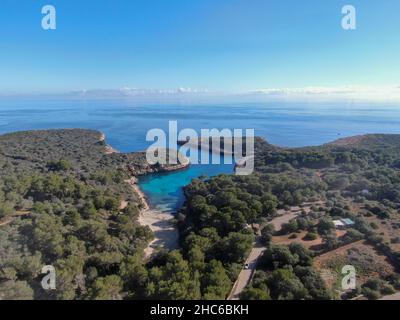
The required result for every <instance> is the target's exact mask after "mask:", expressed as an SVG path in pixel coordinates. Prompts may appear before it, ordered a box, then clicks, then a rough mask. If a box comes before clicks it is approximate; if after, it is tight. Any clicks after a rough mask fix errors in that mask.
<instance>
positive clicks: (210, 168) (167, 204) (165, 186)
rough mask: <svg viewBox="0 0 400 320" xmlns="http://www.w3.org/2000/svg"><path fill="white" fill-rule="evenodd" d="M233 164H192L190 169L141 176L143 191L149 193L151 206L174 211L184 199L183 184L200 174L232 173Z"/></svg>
mask: <svg viewBox="0 0 400 320" xmlns="http://www.w3.org/2000/svg"><path fill="white" fill-rule="evenodd" d="M232 172H233V165H229V164H221V165H211V164H210V165H192V166H190V167H189V168H188V169H185V170H181V171H177V172H173V173H167V174H151V175H147V176H143V177H140V178H139V183H140V187H141V189H142V191H143V192H144V193H145V194H146V195H147V197H148V199H149V202H150V206H151V207H152V208H155V209H157V210H160V211H164V212H165V211H167V212H171V211H172V212H174V211H176V210H177V209H178V208H179V207H180V206H181V205H182V204H183V201H184V196H183V191H182V186H185V185H188V184H189V183H190V182H191V181H192V179H195V178H198V177H200V176H208V177H212V176H216V175H219V174H223V173H226V174H231V173H232Z"/></svg>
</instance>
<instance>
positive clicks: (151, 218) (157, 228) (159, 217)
mask: <svg viewBox="0 0 400 320" xmlns="http://www.w3.org/2000/svg"><path fill="white" fill-rule="evenodd" d="M125 182H126V183H128V184H129V185H130V186H131V188H132V191H133V192H134V193H135V195H136V196H137V197H138V199H139V200H140V204H141V206H142V207H141V208H139V211H140V213H139V218H138V222H139V224H140V225H141V226H148V227H149V228H150V230H151V231H152V232H153V235H154V239H153V240H152V241H150V242H149V243H148V245H147V247H146V248H145V249H144V254H145V258H146V259H147V258H150V257H151V255H152V254H153V253H154V252H155V250H156V249H158V248H160V247H161V248H168V249H175V248H177V247H178V238H179V234H178V230H177V229H176V227H175V226H174V224H173V223H172V221H173V220H174V219H175V216H174V215H173V214H172V213H171V212H162V211H159V210H154V209H151V207H150V204H149V201H148V199H147V197H146V195H145V194H144V192H143V191H142V190H141V189H140V186H139V183H138V179H137V177H135V176H134V177H131V178H130V179H128V180H125Z"/></svg>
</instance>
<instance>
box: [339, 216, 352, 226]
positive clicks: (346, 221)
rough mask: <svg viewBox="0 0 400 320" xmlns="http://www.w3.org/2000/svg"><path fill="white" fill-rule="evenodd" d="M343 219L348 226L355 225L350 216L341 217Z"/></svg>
mask: <svg viewBox="0 0 400 320" xmlns="http://www.w3.org/2000/svg"><path fill="white" fill-rule="evenodd" d="M341 220H342V222H343V223H344V224H345V225H347V226H349V225H353V224H354V221H353V220H351V219H348V218H345V219H341Z"/></svg>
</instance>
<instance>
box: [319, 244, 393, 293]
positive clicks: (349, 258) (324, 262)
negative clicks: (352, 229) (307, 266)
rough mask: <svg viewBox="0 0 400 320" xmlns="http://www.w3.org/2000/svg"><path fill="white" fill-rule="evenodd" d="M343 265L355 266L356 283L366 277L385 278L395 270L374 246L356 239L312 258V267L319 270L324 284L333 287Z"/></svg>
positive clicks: (364, 279)
mask: <svg viewBox="0 0 400 320" xmlns="http://www.w3.org/2000/svg"><path fill="white" fill-rule="evenodd" d="M345 265H352V266H354V267H355V268H356V272H357V284H358V285H361V284H363V283H365V282H366V281H367V280H368V279H371V278H374V277H379V278H386V277H388V276H389V275H391V274H393V273H394V272H395V268H394V266H393V265H392V264H391V262H390V260H389V259H388V258H387V257H386V256H385V255H383V254H381V253H379V252H378V251H377V250H376V249H375V248H374V247H372V246H370V245H368V244H366V243H365V241H362V240H361V241H358V242H355V243H351V244H348V245H345V246H343V247H340V248H338V249H336V250H332V251H329V252H327V253H325V254H322V255H320V256H318V257H316V258H315V259H314V267H315V268H316V269H317V270H319V271H320V273H321V275H322V277H323V279H324V280H325V282H326V284H327V285H328V286H329V287H331V288H334V287H335V286H336V285H337V284H338V282H339V280H340V279H341V270H342V268H343V266H345Z"/></svg>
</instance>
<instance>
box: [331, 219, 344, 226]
mask: <svg viewBox="0 0 400 320" xmlns="http://www.w3.org/2000/svg"><path fill="white" fill-rule="evenodd" d="M333 224H334V225H335V227H343V226H345V223H344V222H342V221H340V220H333Z"/></svg>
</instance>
